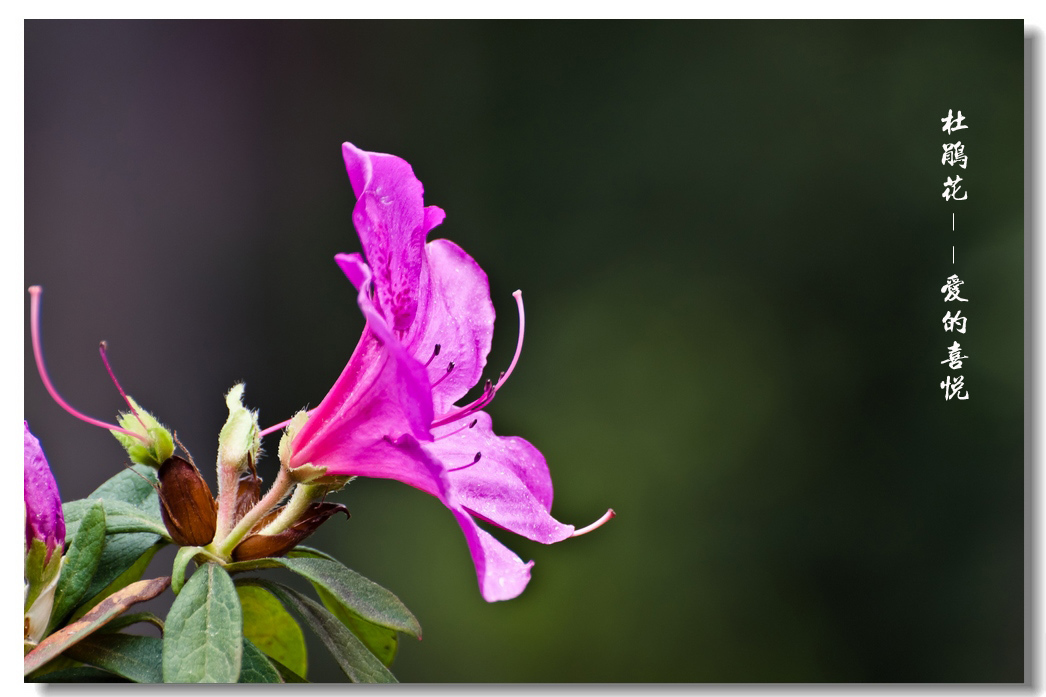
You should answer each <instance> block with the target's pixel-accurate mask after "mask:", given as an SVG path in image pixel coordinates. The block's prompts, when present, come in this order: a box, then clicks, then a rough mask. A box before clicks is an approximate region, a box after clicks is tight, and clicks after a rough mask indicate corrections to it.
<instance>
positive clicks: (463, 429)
mask: <svg viewBox="0 0 1046 697" xmlns="http://www.w3.org/2000/svg"><path fill="white" fill-rule="evenodd" d="M469 428H471V427H470V426H462V427H461V428H456V429H454V430H453V431H451V432H450V433H445V434H443V435H442V436H436V437H435V438H433V439H432V440H433V441H437V440H446V439H447V438H450V437H451V436H456V435H458V434H459V433H461V432H462V431H467V430H468V429H469Z"/></svg>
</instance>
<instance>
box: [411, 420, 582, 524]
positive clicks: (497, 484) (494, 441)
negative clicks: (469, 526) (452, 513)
mask: <svg viewBox="0 0 1046 697" xmlns="http://www.w3.org/2000/svg"><path fill="white" fill-rule="evenodd" d="M466 419H471V420H462V421H457V422H455V423H453V424H448V425H446V426H441V427H439V428H436V429H435V430H434V432H433V435H434V436H435V440H434V441H433V442H432V443H426V444H424V446H423V447H424V448H425V450H426V451H428V452H429V453H431V454H432V456H433V457H434V458H435V459H437V460H439V461H440V462H441V463H442V464H443V466H444V468H445V469H446V474H445V475H444V476H445V477H446V479H447V482H448V483H449V485H450V488H451V490H452V491H453V492H454V496H455V499H456V501H457V502H459V503H460V504H461V505H462V506H463V507H464V508H465V509H466V510H468V511H469V512H471V513H473V514H475V515H477V516H479V517H480V518H482V519H484V520H487V521H490V522H491V523H493V524H495V525H497V526H499V527H502V528H505V529H506V530H511V531H512V532H514V533H516V534H517V535H522V536H523V537H526V538H528V539H531V540H535V541H536V542H541V543H544V544H551V543H553V542H559V541H560V540H565V539H566V538H568V537H570V536H571V534H572V533H573V532H574V526H572V525H564V524H563V523H560V522H559V521H558V520H556V519H555V518H553V517H552V516H551V515H550V514H549V511H550V510H551V508H552V480H551V478H550V477H549V473H548V465H547V464H546V463H545V458H544V457H543V456H542V455H541V453H540V452H538V450H537V448H535V447H534V446H532V445H531V444H530V443H528V442H527V441H525V440H523V439H522V438H517V437H511V436H510V437H501V436H497V435H495V434H494V432H493V430H492V429H491V421H490V416H489V415H488V414H486V413H485V412H476V413H475V414H473V415H472V416H471V417H466ZM472 423H474V424H475V425H473V426H472V427H471V428H470V427H469V424H472ZM477 454H478V455H479V460H476V459H475V458H476V457H477Z"/></svg>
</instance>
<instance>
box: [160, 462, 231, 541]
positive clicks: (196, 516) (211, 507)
mask: <svg viewBox="0 0 1046 697" xmlns="http://www.w3.org/2000/svg"><path fill="white" fill-rule="evenodd" d="M157 477H158V478H159V480H160V488H159V492H158V493H159V495H160V514H161V515H162V516H163V522H164V525H166V526H167V532H169V533H170V535H171V539H172V540H174V543H175V544H177V545H180V546H182V547H187V546H200V545H206V544H210V542H211V540H213V539H214V531H215V528H216V527H217V524H218V513H217V510H216V503H215V501H214V497H213V496H211V489H210V487H208V486H207V482H206V481H204V479H203V475H201V474H200V471H199V470H198V469H196V465H194V464H192V463H191V462H189V461H187V460H185V459H183V458H181V457H178V456H177V455H174V456H172V457H169V458H167V460H166V461H165V462H164V463H163V464H162V465H160V471H159V472H158V473H157Z"/></svg>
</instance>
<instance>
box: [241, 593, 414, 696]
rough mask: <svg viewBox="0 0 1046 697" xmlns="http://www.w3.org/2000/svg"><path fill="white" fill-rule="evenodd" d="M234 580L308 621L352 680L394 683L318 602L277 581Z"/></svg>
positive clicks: (365, 650) (384, 669) (387, 670)
mask: <svg viewBox="0 0 1046 697" xmlns="http://www.w3.org/2000/svg"><path fill="white" fill-rule="evenodd" d="M238 583H239V584H240V585H253V586H260V587H261V588H264V589H266V590H267V591H269V592H270V593H272V594H273V595H275V596H276V597H277V598H278V599H279V600H280V602H281V603H283V604H284V605H286V606H288V607H290V608H291V609H292V610H293V611H294V612H295V613H296V614H297V615H298V616H299V617H301V618H302V619H303V620H305V621H306V622H308V623H309V626H310V627H312V629H313V631H314V632H316V635H317V636H319V638H320V640H321V641H322V642H323V643H324V645H325V646H326V647H327V650H328V651H330V652H331V655H332V656H333V657H334V660H335V661H336V662H337V663H338V666H339V667H340V668H341V669H342V672H344V673H345V675H347V676H348V677H349V679H350V680H352V681H353V682H360V683H390V682H396V678H395V677H394V676H393V675H392V673H390V672H389V669H388V668H386V667H385V665H384V664H383V663H382V662H381V661H380V660H379V659H378V658H377V657H376V656H375V655H374V654H372V653H371V652H370V651H369V650H368V649H367V647H366V646H364V645H363V643H362V642H360V640H359V639H357V638H356V635H354V634H353V633H352V632H350V631H349V630H348V629H347V628H346V627H345V625H343V624H342V623H341V621H340V620H339V619H338V618H337V617H335V616H334V615H332V614H331V613H330V612H329V611H328V610H327V609H326V608H324V607H323V606H322V605H320V604H318V603H316V602H315V601H314V600H311V599H309V598H307V597H306V596H304V595H302V594H301V593H299V592H298V591H296V590H293V589H291V588H288V587H287V586H284V585H283V584H280V583H274V582H272V581H263V580H261V579H255V578H248V579H241V580H240V581H239V582H238Z"/></svg>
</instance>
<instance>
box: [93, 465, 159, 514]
mask: <svg viewBox="0 0 1046 697" xmlns="http://www.w3.org/2000/svg"><path fill="white" fill-rule="evenodd" d="M154 485H158V482H157V480H156V469H155V468H153V467H149V466H147V465H134V466H133V467H130V468H128V469H124V470H121V471H120V472H117V473H116V474H115V475H113V476H112V477H110V478H109V479H108V480H106V481H105V482H103V483H102V485H101V486H100V487H98V488H97V489H95V490H94V491H93V492H91V493H90V494H88V495H87V498H89V499H112V500H114V501H124V502H125V503H129V504H131V505H132V506H136V507H138V508H140V509H142V510H143V511H144V512H145V513H149V514H152V515H153V516H154V517H156V518H159V517H160V498H159V497H158V496H157V495H156V489H154V488H153V487H154Z"/></svg>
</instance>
